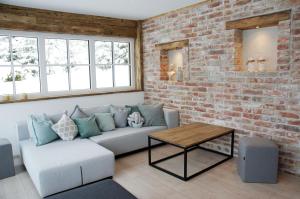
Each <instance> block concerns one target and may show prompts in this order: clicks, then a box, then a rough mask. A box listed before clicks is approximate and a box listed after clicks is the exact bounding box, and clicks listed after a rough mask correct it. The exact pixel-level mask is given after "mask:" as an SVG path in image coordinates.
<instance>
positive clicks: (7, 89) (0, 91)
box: [0, 67, 13, 95]
mask: <svg viewBox="0 0 300 199" xmlns="http://www.w3.org/2000/svg"><path fill="white" fill-rule="evenodd" d="M11 94H13V77H12V70H11V67H0V95H11Z"/></svg>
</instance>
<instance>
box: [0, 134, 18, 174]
mask: <svg viewBox="0 0 300 199" xmlns="http://www.w3.org/2000/svg"><path fill="white" fill-rule="evenodd" d="M0 160H1V161H0V180H1V179H3V178H8V177H10V176H14V175H15V168H14V161H13V154H12V147H11V144H10V142H9V141H8V140H7V139H0Z"/></svg>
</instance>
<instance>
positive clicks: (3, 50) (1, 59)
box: [0, 36, 10, 65]
mask: <svg viewBox="0 0 300 199" xmlns="http://www.w3.org/2000/svg"><path fill="white" fill-rule="evenodd" d="M0 65H10V53H9V38H8V36H0Z"/></svg>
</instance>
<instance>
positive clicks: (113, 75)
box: [111, 42, 116, 88]
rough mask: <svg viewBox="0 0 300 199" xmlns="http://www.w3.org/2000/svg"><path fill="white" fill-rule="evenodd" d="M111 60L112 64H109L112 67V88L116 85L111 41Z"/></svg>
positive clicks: (112, 43)
mask: <svg viewBox="0 0 300 199" xmlns="http://www.w3.org/2000/svg"><path fill="white" fill-rule="evenodd" d="M111 49H112V50H111V57H112V59H111V61H112V64H111V67H112V78H113V88H114V87H115V85H116V81H115V65H114V64H115V61H114V42H111Z"/></svg>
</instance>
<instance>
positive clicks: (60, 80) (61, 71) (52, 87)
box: [47, 66, 69, 91]
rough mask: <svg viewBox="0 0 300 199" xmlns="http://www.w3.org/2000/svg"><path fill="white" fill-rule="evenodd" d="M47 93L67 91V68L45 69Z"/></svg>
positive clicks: (52, 67)
mask: <svg viewBox="0 0 300 199" xmlns="http://www.w3.org/2000/svg"><path fill="white" fill-rule="evenodd" d="M47 83H48V91H67V90H69V77H68V67H67V66H49V67H47Z"/></svg>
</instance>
